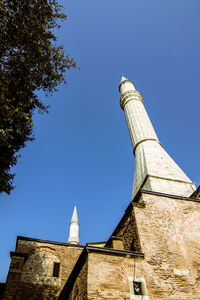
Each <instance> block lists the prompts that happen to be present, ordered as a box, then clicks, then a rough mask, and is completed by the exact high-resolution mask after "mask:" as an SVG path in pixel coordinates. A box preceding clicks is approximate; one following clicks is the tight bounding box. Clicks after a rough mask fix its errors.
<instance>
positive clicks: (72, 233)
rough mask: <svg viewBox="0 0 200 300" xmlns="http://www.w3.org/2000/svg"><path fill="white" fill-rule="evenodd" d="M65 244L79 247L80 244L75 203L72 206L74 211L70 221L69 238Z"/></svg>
mask: <svg viewBox="0 0 200 300" xmlns="http://www.w3.org/2000/svg"><path fill="white" fill-rule="evenodd" d="M67 243H68V244H72V245H79V244H80V239H79V221H78V214H77V209H76V203H75V205H74V211H73V214H72V219H71V222H70V228H69V238H68V240H67Z"/></svg>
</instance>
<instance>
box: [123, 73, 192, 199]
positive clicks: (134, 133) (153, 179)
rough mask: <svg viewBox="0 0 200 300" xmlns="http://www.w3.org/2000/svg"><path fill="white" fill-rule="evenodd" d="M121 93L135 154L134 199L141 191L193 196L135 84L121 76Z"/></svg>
mask: <svg viewBox="0 0 200 300" xmlns="http://www.w3.org/2000/svg"><path fill="white" fill-rule="evenodd" d="M119 91H120V93H121V99H120V106H121V108H122V109H123V110H124V113H125V116H126V121H127V124H128V128H129V133H130V137H131V141H132V144H133V149H134V155H135V174H134V183H133V195H132V199H133V198H134V197H135V195H136V194H137V192H138V191H139V190H140V189H143V190H149V191H156V192H161V193H166V194H173V195H180V196H190V195H191V194H192V192H193V191H194V190H195V189H196V188H195V185H194V183H193V182H192V181H191V180H190V179H189V178H188V177H187V176H186V175H185V173H184V172H183V171H182V170H181V169H180V168H179V166H178V165H177V164H176V163H175V162H174V161H173V159H172V158H171V157H170V156H169V155H168V154H167V152H166V151H165V150H164V149H163V148H162V146H161V144H160V142H159V140H158V137H157V135H156V133H155V131H154V128H153V126H152V124H151V121H150V119H149V117H148V115H147V112H146V110H145V108H144V105H143V98H142V95H141V94H140V93H139V92H138V91H136V89H135V86H134V83H133V82H132V81H129V80H128V79H126V78H125V77H124V76H123V75H122V79H121V83H120V85H119Z"/></svg>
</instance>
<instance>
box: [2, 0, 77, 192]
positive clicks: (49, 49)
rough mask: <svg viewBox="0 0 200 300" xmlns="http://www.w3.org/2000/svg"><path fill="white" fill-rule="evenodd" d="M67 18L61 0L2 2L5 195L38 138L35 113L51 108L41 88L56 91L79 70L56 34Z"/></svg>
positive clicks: (3, 0) (3, 177)
mask: <svg viewBox="0 0 200 300" xmlns="http://www.w3.org/2000/svg"><path fill="white" fill-rule="evenodd" d="M65 18H66V16H65V15H64V14H63V13H62V7H61V6H60V5H59V4H58V3H57V1H52V0H28V1H24V0H1V2H0V40H1V41H3V43H1V44H0V116H1V118H0V178H1V179H0V193H2V192H5V193H7V194H9V193H10V191H11V190H12V189H13V179H14V174H10V168H11V167H12V166H14V165H15V164H16V162H17V152H18V151H19V150H20V149H21V148H23V147H25V145H26V143H27V142H28V141H32V140H33V139H34V138H33V136H32V129H33V122H32V115H33V112H34V111H35V110H38V111H39V112H46V111H47V109H48V107H47V106H45V105H43V103H42V102H41V101H40V99H38V96H37V94H36V91H38V90H43V91H45V93H52V92H54V91H55V90H56V87H57V86H58V85H59V84H60V83H61V82H64V72H65V71H66V69H70V68H71V67H73V68H76V63H75V61H74V59H73V58H70V57H68V56H67V55H65V53H64V49H63V47H62V46H61V45H57V44H56V40H57V39H56V36H55V35H54V33H53V32H54V29H55V28H59V27H60V25H59V24H58V22H59V21H60V20H61V21H63V20H64V19H65Z"/></svg>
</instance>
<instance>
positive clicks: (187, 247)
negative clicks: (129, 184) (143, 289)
mask: <svg viewBox="0 0 200 300" xmlns="http://www.w3.org/2000/svg"><path fill="white" fill-rule="evenodd" d="M141 201H143V202H144V203H145V208H140V207H134V212H135V218H136V221H137V228H138V233H139V239H140V243H141V250H142V252H143V253H144V254H145V260H144V261H143V262H142V263H141V267H142V269H143V274H144V276H145V278H146V283H147V289H148V292H149V295H150V296H151V299H153V300H154V299H169V298H170V299H188V300H189V299H190V300H193V299H194V300H195V299H200V244H199V241H200V203H197V202H194V201H190V200H188V201H184V200H181V199H174V198H167V197H163V196H158V195H152V194H142V198H141Z"/></svg>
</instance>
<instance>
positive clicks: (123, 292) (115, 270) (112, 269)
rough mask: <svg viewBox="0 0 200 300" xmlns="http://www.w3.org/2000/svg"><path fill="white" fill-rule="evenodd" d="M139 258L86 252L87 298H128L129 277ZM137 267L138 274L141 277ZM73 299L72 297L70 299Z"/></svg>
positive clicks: (116, 299)
mask: <svg viewBox="0 0 200 300" xmlns="http://www.w3.org/2000/svg"><path fill="white" fill-rule="evenodd" d="M141 260H142V259H141V258H133V257H130V258H129V257H123V256H114V255H112V254H109V255H108V254H102V253H89V254H88V298H87V299H88V300H97V299H112V300H113V299H115V300H122V299H123V300H130V284H132V281H131V282H130V281H129V278H133V276H134V270H135V265H137V264H140V262H141ZM141 274H142V273H141V272H140V271H139V269H138V275H139V276H140V277H141ZM72 300H74V299H72Z"/></svg>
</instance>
